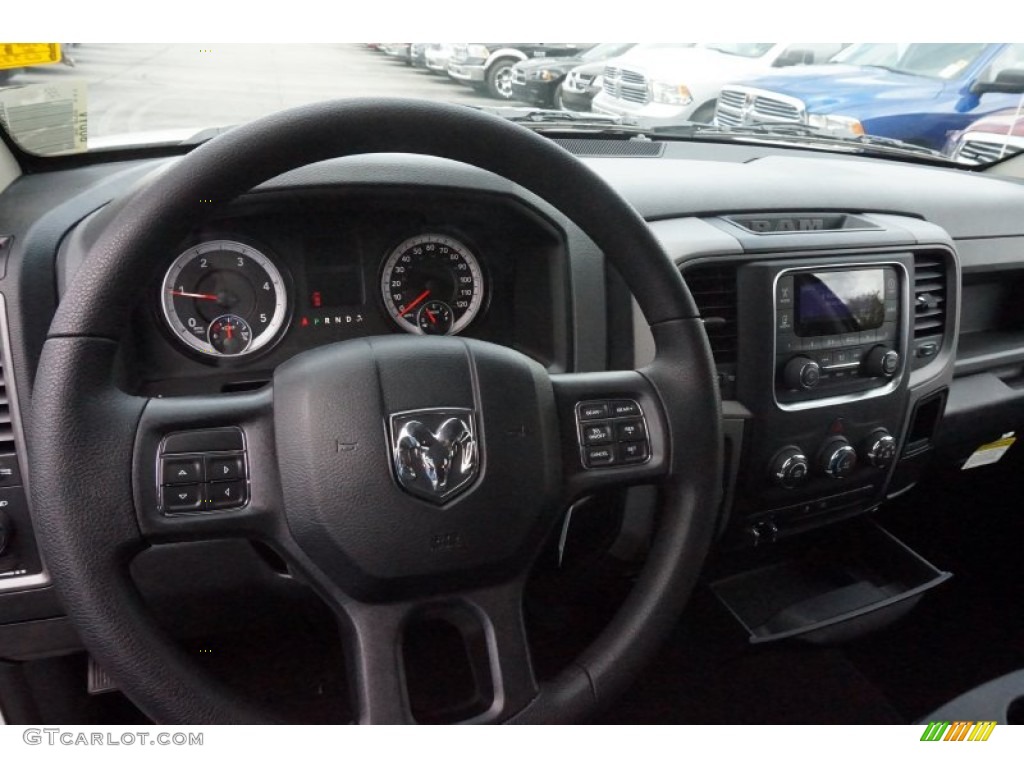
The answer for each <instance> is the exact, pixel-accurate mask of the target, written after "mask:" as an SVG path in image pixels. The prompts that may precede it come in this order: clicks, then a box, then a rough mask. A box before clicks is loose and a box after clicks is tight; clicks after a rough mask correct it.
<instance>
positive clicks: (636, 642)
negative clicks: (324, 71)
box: [29, 100, 721, 723]
mask: <svg viewBox="0 0 1024 768" xmlns="http://www.w3.org/2000/svg"><path fill="white" fill-rule="evenodd" d="M373 152H408V153H414V154H423V155H435V156H439V157H445V158H451V159H454V160H457V161H461V162H465V163H468V164H471V165H475V166H478V167H480V168H483V169H485V170H488V171H491V172H493V173H495V174H498V175H500V176H503V177H505V178H507V179H510V180H511V181H513V182H516V183H518V184H520V185H521V186H523V187H525V188H526V189H528V190H530V191H532V192H534V193H535V194H537V195H538V196H540V197H541V198H543V199H544V200H546V201H548V202H549V203H550V204H552V205H553V206H554V207H556V208H558V209H559V210H561V211H562V212H563V213H564V214H565V215H566V216H568V217H569V218H570V219H572V220H573V221H574V222H575V223H576V224H577V225H578V226H580V227H581V228H582V229H583V231H584V232H586V233H587V234H588V235H589V236H590V237H591V238H592V239H593V240H594V242H595V243H596V244H597V245H598V246H599V247H600V248H601V250H602V251H603V252H604V254H605V255H606V256H607V258H608V259H609V260H610V261H611V263H612V264H614V265H615V267H617V268H618V270H619V272H620V273H621V274H622V275H623V277H624V278H625V280H626V282H627V284H628V286H629V288H630V289H631V290H632V292H633V294H634V295H635V297H636V299H637V301H638V303H639V305H640V307H641V309H642V310H643V313H644V315H645V317H646V318H647V321H648V322H649V323H650V326H651V331H652V333H653V335H654V339H655V342H656V346H657V355H656V359H655V360H654V362H653V363H652V364H651V365H650V366H648V367H646V368H644V369H643V370H639V371H612V372H606V373H580V374H560V375H549V373H548V372H547V371H546V370H545V369H544V368H542V367H541V366H540V365H538V364H537V363H536V362H534V361H532V360H530V359H529V358H527V357H525V356H524V355H522V354H519V353H518V352H515V351H513V350H510V349H507V348H504V347H498V346H495V345H491V344H487V343H484V342H479V341H475V340H471V339H463V338H457V337H451V338H436V337H405V336H402V337H398V336H396V337H374V338H369V339H363V340H356V341H350V342H343V343H339V344H333V345H328V346H325V347H321V348H317V349H315V350H312V351H309V352H306V353H303V354H301V355H299V356H297V357H295V358H293V359H291V360H289V361H288V362H287V363H285V364H283V365H282V366H280V367H279V368H278V370H277V371H276V373H275V375H274V379H273V385H272V387H267V388H264V389H263V390H261V391H258V392H253V393H246V394H235V395H219V396H202V397H171V398H154V399H147V398H144V397H139V396H135V395H132V394H128V393H126V392H124V391H122V389H120V388H119V387H118V386H117V384H116V383H115V358H116V351H117V349H118V342H119V339H120V337H121V335H122V332H123V329H124V328H125V326H126V324H127V321H128V318H129V315H130V313H131V311H132V309H133V305H134V304H135V303H136V301H137V295H138V290H137V289H138V286H140V285H147V284H149V282H150V280H151V279H153V278H154V277H155V275H156V271H157V270H158V269H159V268H160V266H161V264H160V262H159V260H158V259H154V258H151V256H152V255H153V254H162V253H165V252H166V246H167V244H169V243H176V242H178V241H179V240H180V239H181V238H182V237H183V236H184V235H185V234H186V232H187V231H188V229H189V228H191V227H192V226H194V224H195V223H196V222H198V221H201V220H202V218H203V217H204V216H205V215H207V213H208V211H209V204H208V203H206V202H203V201H208V200H211V199H212V200H214V201H215V202H220V201H224V202H227V201H230V200H231V199H233V198H235V197H237V196H238V195H240V194H242V193H244V192H246V191H248V190H249V189H251V188H253V187H254V186H256V185H257V184H259V183H261V182H263V181H265V180H268V179H271V178H273V177H275V176H277V175H279V174H281V173H283V172H285V171H288V170H290V169H293V168H297V167H300V166H303V165H306V164H309V163H312V162H315V161H319V160H323V159H326V158H332V157H338V156H343V155H353V154H360V153H373ZM410 361H412V362H414V363H415V364H412V365H409V363H410ZM426 363H429V365H427V364H426ZM427 369H429V371H430V375H429V376H424V375H420V374H418V373H416V372H417V371H424V370H427ZM410 371H411V373H410ZM616 399H628V400H633V401H636V402H637V403H638V404H639V405H640V406H641V408H642V409H643V414H644V417H645V419H646V421H647V431H648V433H649V440H650V459H649V460H648V461H646V462H645V463H637V464H629V465H624V466H613V467H599V468H595V469H585V468H584V467H583V465H582V460H581V453H580V447H579V445H578V434H577V426H576V406H577V404H578V403H580V402H585V401H593V400H616ZM455 407H457V408H461V409H464V411H463V412H464V413H465V414H468V415H467V416H466V419H467V420H469V421H470V422H472V423H475V425H476V432H477V434H476V437H477V449H478V455H477V457H476V458H477V460H478V462H479V464H478V466H477V468H476V469H475V470H474V471H475V473H476V474H475V476H474V477H473V479H472V482H471V483H469V484H467V486H466V488H465V489H463V490H462V492H461V493H460V494H459V495H457V496H455V497H453V498H450V499H447V500H445V501H444V502H442V503H440V504H439V503H432V502H431V501H429V500H424V499H422V498H419V497H417V496H414V495H412V494H410V493H407V492H406V491H405V490H403V488H402V487H401V486H400V485H399V483H398V482H397V478H396V474H395V471H394V470H393V468H392V467H393V456H392V454H391V450H392V448H393V446H392V445H391V443H390V441H389V437H388V435H389V418H390V416H391V415H392V414H395V413H399V412H407V411H415V410H419V409H424V408H455ZM215 427H238V428H240V429H241V430H242V431H243V433H244V437H245V445H246V449H247V457H248V467H249V476H250V492H249V502H248V504H247V505H246V506H245V507H244V508H242V509H239V510H234V511H225V512H211V513H206V514H194V515H164V514H161V513H160V511H159V509H158V508H157V505H156V496H155V494H156V486H157V485H158V482H159V481H158V478H157V476H156V472H155V470H154V467H155V466H157V465H156V462H157V452H158V450H159V445H160V443H161V440H162V439H163V438H164V437H165V436H166V435H168V434H169V433H177V432H187V431H189V430H198V429H207V428H215ZM29 435H30V439H29V446H30V452H31V453H30V456H31V464H30V465H31V466H32V467H33V468H35V472H34V474H33V477H32V480H33V483H32V502H33V512H34V515H35V521H36V525H37V527H38V537H39V539H40V541H41V543H42V546H43V554H44V556H45V559H46V562H47V564H48V567H49V570H50V572H51V574H52V577H53V580H54V583H55V584H56V586H57V588H58V590H59V592H60V594H61V596H62V597H63V600H64V604H65V606H66V608H67V611H68V615H69V616H70V617H71V619H72V620H73V622H74V624H75V625H76V627H77V628H78V630H79V632H80V634H81V637H82V640H83V642H84V643H85V645H86V647H87V648H88V650H89V651H90V652H91V653H92V654H93V655H94V656H95V658H96V659H97V660H98V661H99V663H100V664H102V666H103V667H104V668H105V669H106V670H107V671H108V672H109V673H110V674H111V675H112V677H113V678H114V679H115V680H116V681H117V682H118V683H119V685H120V686H121V687H122V690H124V691H125V692H126V693H127V694H128V695H129V696H130V697H131V698H132V699H133V700H134V701H135V702H136V703H137V704H138V705H139V706H140V707H141V708H142V710H143V711H144V712H145V713H146V714H148V715H149V716H150V717H152V718H153V719H154V720H156V721H157V722H182V723H184V722H202V723H219V722H229V723H230V722H265V721H268V720H269V719H271V718H270V716H269V715H268V713H266V712H264V711H262V710H259V709H257V708H256V707H254V706H253V705H252V704H251V702H246V701H243V700H240V698H239V697H237V696H236V695H235V694H233V693H231V692H230V691H228V690H226V689H225V688H223V687H222V686H221V685H220V684H219V683H217V682H216V681H214V680H213V679H212V678H211V677H210V676H209V675H208V674H207V673H205V672H203V671H202V670H201V669H200V668H199V666H198V665H197V664H196V663H195V662H194V661H193V660H192V659H190V658H189V656H188V655H187V654H186V653H185V652H184V651H183V650H182V649H181V648H179V647H178V646H177V645H176V644H175V643H174V642H173V641H172V640H171V639H169V638H168V637H167V636H166V635H165V634H164V633H163V632H162V631H161V630H160V629H158V627H157V625H156V623H155V622H154V620H153V618H152V617H151V616H149V615H147V611H146V610H145V609H144V607H143V604H142V601H141V599H140V597H139V595H138V593H137V592H136V590H135V588H134V587H133V585H132V584H131V581H130V578H129V577H128V568H127V565H128V562H129V561H130V559H131V558H132V557H133V556H134V555H135V554H137V553H138V552H139V551H140V550H141V549H143V548H144V547H146V546H148V545H150V544H153V543H160V542H171V541H195V540H203V539H215V538H224V537H249V538H252V539H257V540H261V541H263V542H265V543H267V544H269V545H270V546H272V547H273V548H274V549H275V550H276V551H277V552H278V553H279V554H280V555H281V556H282V557H284V558H285V559H286V560H287V561H288V562H289V564H290V566H291V567H292V569H293V570H294V571H295V572H297V573H298V574H300V575H301V576H302V577H303V578H305V579H307V580H308V581H309V583H310V584H311V585H312V586H313V587H314V588H315V589H316V590H317V591H318V593H319V594H320V595H321V597H322V598H323V599H324V600H325V601H326V602H327V603H328V604H329V605H330V606H331V607H332V609H333V610H334V611H335V612H336V613H337V615H338V616H339V617H340V620H341V622H342V625H343V627H345V628H346V630H347V635H348V637H347V640H348V642H347V644H346V645H347V649H348V652H349V654H350V662H351V671H352V675H351V676H352V678H353V684H354V690H355V694H354V696H355V698H356V699H357V701H356V702H355V705H356V712H357V718H358V720H359V721H360V722H369V723H406V722H411V721H412V715H411V714H410V711H409V707H408V702H407V695H406V690H405V687H404V680H403V670H402V661H401V652H400V647H401V633H402V628H403V626H404V625H405V623H406V622H407V621H408V620H409V619H410V618H411V617H414V616H417V615H421V614H422V612H424V611H430V610H446V609H452V610H458V611H461V612H463V614H465V615H467V616H471V617H472V620H473V621H474V622H475V624H476V626H477V628H478V629H479V636H480V637H481V638H483V640H482V642H481V643H480V644H479V646H480V647H479V649H478V650H479V652H480V653H482V654H484V659H483V667H484V668H485V669H488V670H490V676H491V680H490V689H491V692H492V697H491V699H492V700H491V705H490V707H489V708H488V709H487V711H486V712H483V713H482V714H479V715H478V716H476V717H475V718H474V720H475V721H478V722H573V721H579V720H582V719H584V718H586V717H587V716H588V715H590V714H592V713H593V712H594V711H595V709H596V708H597V707H598V706H600V705H601V704H604V703H607V702H608V701H609V700H611V699H612V698H613V697H614V696H615V695H616V694H617V693H619V692H621V690H622V689H623V688H624V687H625V686H626V685H627V684H628V682H629V681H630V680H631V679H632V678H633V677H634V675H635V673H636V672H637V671H638V670H639V668H640V667H641V665H642V664H643V663H644V662H645V661H646V660H648V659H649V658H650V657H651V656H652V654H653V653H654V651H655V650H656V647H657V645H658V644H659V643H660V642H661V641H662V640H663V639H664V637H665V636H666V634H667V633H668V631H669V630H670V629H671V628H672V627H673V626H674V624H675V622H676V621H677V620H678V618H679V616H680V613H681V611H682V608H683V606H684V605H685V602H686V600H687V598H688V596H689V594H690V592H691V590H692V587H693V584H694V582H695V580H696V577H697V573H698V570H699V568H700V565H701V563H702V561H703V558H704V556H705V554H706V551H707V549H708V547H709V544H710V541H711V539H712V533H713V528H714V521H715V518H716V509H717V502H718V496H719V491H720V487H721V485H720V475H721V467H720V458H719V457H720V455H721V451H720V441H721V437H720V428H719V398H718V392H717V385H716V380H715V375H714V368H713V364H712V360H711V356H710V351H709V348H708V344H707V339H706V336H705V334H704V331H703V328H702V325H701V321H700V320H699V319H698V316H697V311H696V308H695V306H694V303H693V300H692V298H691V296H690V294H689V291H688V290H687V288H686V286H685V285H684V283H683V280H682V279H681V277H680V275H679V272H678V271H677V270H676V269H675V267H674V266H673V264H672V263H671V261H670V260H669V258H668V257H667V256H666V255H665V253H664V251H663V250H662V249H661V247H660V246H659V244H658V243H657V241H656V240H655V239H654V237H653V236H652V234H651V231H650V230H649V228H648V227H647V225H646V223H645V222H644V221H643V220H642V219H641V218H640V217H639V216H638V215H637V214H636V212H635V211H634V210H633V209H632V208H631V207H630V206H629V205H628V204H627V203H626V202H625V201H623V200H622V198H621V197H619V195H618V194H617V193H616V192H615V191H614V190H613V189H612V188H611V187H609V186H608V185H607V184H606V183H605V182H604V181H603V180H601V179H600V178H599V177H598V176H597V175H596V174H594V173H593V172H592V171H591V170H589V169H588V168H587V167H586V166H585V165H583V164H582V163H580V162H579V161H578V160H576V159H575V158H574V157H573V156H572V155H570V154H569V153H568V152H566V151H564V150H562V149H561V148H560V147H558V146H557V145H556V144H554V143H553V142H551V141H549V140H547V139H545V138H542V137H540V136H537V135H536V134H534V133H532V132H530V131H528V130H526V129H524V128H522V127H519V126H516V125H514V124H512V123H510V122H507V121H505V120H502V119H499V118H496V117H492V116H489V115H486V114H483V113H480V112H477V111H474V110H470V109H466V108H461V107H453V106H439V105H436V104H430V103H426V102H418V101H406V100H353V101H337V102H328V103H323V104H317V105H313V106H308V107H302V108H298V109H293V110H290V111H287V112H282V113H279V114H276V115H272V116H270V117H267V118H264V119H261V120H257V121H255V122H253V123H250V124H248V125H244V126H241V127H239V128H236V129H233V130H231V131H230V132H228V133H226V134H225V135H223V136H220V137H218V138H216V139H213V140H212V141H209V142H208V143H206V144H204V145H202V146H201V147H199V148H197V149H195V150H194V151H192V152H190V153H189V154H188V155H187V156H185V157H184V158H182V159H181V160H180V161H178V162H176V163H174V164H173V165H171V166H170V167H169V168H167V170H166V171H165V172H163V173H162V174H161V175H159V176H158V177H157V178H155V179H154V180H152V181H151V182H150V183H149V184H148V185H147V186H145V187H144V188H142V189H140V190H138V191H137V192H135V193H134V194H133V195H132V196H131V197H130V198H129V199H127V200H126V201H124V202H123V205H122V207H121V208H120V210H119V212H118V213H117V215H116V217H115V218H114V220H113V221H112V223H111V224H110V225H109V226H108V227H107V228H106V229H105V230H104V232H103V233H102V235H101V236H100V237H99V238H98V240H97V241H96V242H95V244H94V245H93V247H92V248H91V250H90V252H89V254H88V258H87V259H86V260H85V262H84V264H83V266H82V268H81V270H80V272H79V273H78V274H77V275H76V277H75V278H74V282H73V284H72V285H71V286H70V288H69V289H68V291H67V293H66V295H65V296H64V297H63V300H62V301H61V304H60V306H59V308H58V311H57V314H56V316H55V318H54V320H53V324H52V325H51V327H50V331H49V335H48V338H47V340H46V343H45V346H44V349H43V351H42V355H41V359H40V363H39V367H38V371H37V375H36V382H35V389H34V392H33V398H32V409H31V419H30V423H29ZM339 445H344V446H346V449H345V450H340V449H339ZM351 446H354V447H351ZM641 483H642V484H655V485H657V486H659V487H660V496H659V497H660V499H661V509H660V516H659V522H658V526H657V530H656V536H655V539H654V542H653V546H652V549H651V552H650V554H649V557H648V559H647V562H646V564H645V566H644V569H643V571H642V573H641V575H640V577H639V579H638V581H637V583H636V586H635V588H634V589H633V590H632V592H631V594H630V595H629V597H628V598H627V600H626V601H625V603H624V604H623V605H622V607H621V608H620V609H619V611H618V613H617V614H616V615H615V616H614V618H613V620H612V621H611V623H610V624H609V625H608V626H607V627H606V628H605V629H604V630H603V632H602V633H601V634H600V635H599V636H598V638H597V639H596V640H595V641H594V642H593V643H592V644H591V645H590V646H589V647H588V648H587V649H586V650H585V651H584V652H583V653H582V654H581V655H580V656H579V657H578V658H577V659H575V661H574V662H573V663H572V664H571V665H570V666H569V667H568V668H567V669H565V670H564V671H563V672H561V673H560V674H559V675H558V676H557V677H556V678H555V679H553V680H551V681H548V682H544V683H543V684H539V683H538V682H537V680H536V679H535V677H534V674H533V671H532V665H531V660H530V651H529V648H528V645H527V642H526V634H525V630H524V626H523V615H522V589H523V584H524V582H525V579H526V574H527V572H528V570H529V568H530V566H531V564H532V563H533V562H534V560H535V559H536V557H537V555H538V553H539V551H540V548H541V546H542V544H543V542H544V541H545V540H546V539H547V538H548V536H549V534H550V532H551V531H552V529H553V528H554V527H555V526H556V525H557V523H558V522H559V520H560V518H561V516H562V515H563V514H564V512H565V510H566V508H567V507H568V505H569V504H570V503H572V502H573V501H574V500H576V499H578V498H580V497H582V496H584V495H587V494H589V493H592V492H594V491H597V490H599V489H602V488H608V487H612V486H617V485H622V484H641ZM438 532H445V534H446V535H447V533H449V532H452V533H454V534H456V535H455V536H454V537H449V538H445V539H444V541H445V542H447V543H449V544H450V543H451V542H455V543H456V545H455V546H443V547H437V546H434V544H436V542H437V539H436V536H437V534H438Z"/></svg>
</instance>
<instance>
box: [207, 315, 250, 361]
mask: <svg viewBox="0 0 1024 768" xmlns="http://www.w3.org/2000/svg"><path fill="white" fill-rule="evenodd" d="M209 340H210V346H212V347H213V348H214V349H215V350H217V352H218V354H221V355H241V354H242V353H244V352H245V351H246V350H247V349H248V348H249V344H251V343H252V328H250V327H249V324H248V323H247V322H245V320H243V319H242V318H241V317H239V316H238V315H221V316H220V317H218V318H216V319H215V320H214V321H213V322H212V323H210V332H209Z"/></svg>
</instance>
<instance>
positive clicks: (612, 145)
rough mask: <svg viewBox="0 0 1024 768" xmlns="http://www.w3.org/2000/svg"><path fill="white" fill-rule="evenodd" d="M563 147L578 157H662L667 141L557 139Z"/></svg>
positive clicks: (556, 141)
mask: <svg viewBox="0 0 1024 768" xmlns="http://www.w3.org/2000/svg"><path fill="white" fill-rule="evenodd" d="M555 144H558V145H559V146H560V147H562V149H565V150H568V151H569V152H572V153H573V154H574V155H576V157H661V156H662V154H664V152H665V143H664V142H661V141H634V140H632V139H625V140H621V141H620V140H617V139H555Z"/></svg>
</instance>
